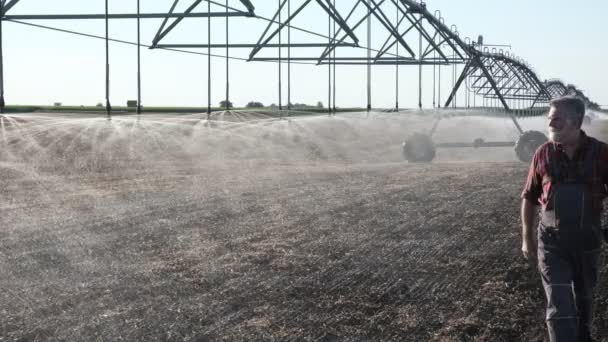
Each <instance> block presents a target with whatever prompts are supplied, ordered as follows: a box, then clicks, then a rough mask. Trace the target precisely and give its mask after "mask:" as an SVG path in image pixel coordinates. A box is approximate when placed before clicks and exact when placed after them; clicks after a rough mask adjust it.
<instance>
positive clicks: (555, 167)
mask: <svg viewBox="0 0 608 342" xmlns="http://www.w3.org/2000/svg"><path fill="white" fill-rule="evenodd" d="M548 147H549V151H548V153H549V167H548V169H549V174H550V175H551V179H552V182H553V183H557V182H558V181H559V180H560V179H561V167H560V165H559V163H558V162H557V159H558V158H557V148H556V147H555V143H553V142H550V143H549V146H548Z"/></svg>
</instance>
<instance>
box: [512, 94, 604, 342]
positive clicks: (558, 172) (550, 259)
mask: <svg viewBox="0 0 608 342" xmlns="http://www.w3.org/2000/svg"><path fill="white" fill-rule="evenodd" d="M584 115H585V104H584V102H583V101H582V100H580V99H579V98H576V97H571V96H566V97H561V98H558V99H555V100H553V101H551V106H550V110H549V114H548V117H547V119H548V125H549V142H547V143H545V144H543V145H542V146H540V147H539V148H538V150H536V153H535V154H534V158H533V160H532V165H531V166H530V171H529V173H528V179H527V182H526V185H525V188H524V190H523V193H522V199H523V201H522V207H521V218H522V224H523V230H522V238H523V242H522V247H521V250H522V253H523V255H524V257H526V258H533V257H535V256H537V254H538V267H539V271H540V274H541V278H542V283H543V287H544V290H545V294H546V297H547V309H546V317H545V318H546V322H547V330H548V333H549V340H550V341H551V342H576V341H580V342H583V341H584V342H587V341H593V340H592V338H591V332H590V330H591V322H592V317H591V314H592V305H591V304H592V301H593V289H594V287H595V285H596V284H597V281H598V274H599V270H598V268H599V263H600V252H601V242H602V238H603V237H602V230H601V228H600V213H601V211H602V209H603V208H602V200H603V199H604V198H605V197H606V184H607V183H608V147H607V145H606V144H604V143H602V142H600V141H598V140H596V139H594V138H592V137H589V136H587V135H586V134H585V132H584V131H582V130H581V125H582V123H583V118H584ZM537 206H540V222H539V225H538V247H537V246H536V243H535V241H534V236H533V227H532V225H533V222H534V213H535V209H536V207H537Z"/></svg>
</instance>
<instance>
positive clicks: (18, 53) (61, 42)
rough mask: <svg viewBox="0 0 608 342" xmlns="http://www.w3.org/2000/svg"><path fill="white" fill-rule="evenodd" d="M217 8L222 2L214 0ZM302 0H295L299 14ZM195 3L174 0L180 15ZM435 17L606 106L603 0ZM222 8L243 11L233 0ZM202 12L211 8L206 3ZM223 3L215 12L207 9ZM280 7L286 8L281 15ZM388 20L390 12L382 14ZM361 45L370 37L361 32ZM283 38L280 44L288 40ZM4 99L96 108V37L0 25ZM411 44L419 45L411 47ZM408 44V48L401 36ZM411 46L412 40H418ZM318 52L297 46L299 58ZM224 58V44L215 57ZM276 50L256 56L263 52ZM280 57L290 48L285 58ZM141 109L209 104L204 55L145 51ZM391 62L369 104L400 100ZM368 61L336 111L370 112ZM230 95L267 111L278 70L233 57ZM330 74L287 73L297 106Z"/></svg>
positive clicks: (409, 80) (404, 71)
mask: <svg viewBox="0 0 608 342" xmlns="http://www.w3.org/2000/svg"><path fill="white" fill-rule="evenodd" d="M220 1H222V2H223V1H224V0H220ZM302 1H303V0H292V8H293V9H295V8H297V7H298V5H299V4H300V3H301V2H302ZM354 1H355V0H337V1H336V2H337V7H338V8H339V9H340V10H341V12H342V13H343V15H344V16H345V15H346V14H347V13H348V10H349V9H350V8H351V7H352V5H353V4H354ZM172 2H173V1H172V0H141V6H142V12H166V11H167V10H168V9H169V7H170V6H171V3H172ZM192 2H193V0H181V1H180V5H179V6H178V10H183V9H184V8H186V7H187V6H189V5H190V4H191V3H192ZM252 3H253V4H254V5H255V6H256V13H257V14H258V15H260V16H263V17H271V16H272V14H273V11H274V10H276V8H277V3H278V1H277V0H252ZM426 3H427V7H428V8H429V10H430V11H431V12H434V11H435V10H440V11H441V14H442V16H443V17H444V18H445V22H446V24H447V25H448V26H449V25H452V24H455V25H456V26H457V27H458V31H459V32H460V34H461V36H463V37H464V36H469V37H471V38H475V37H477V35H479V34H483V35H484V37H485V41H486V43H493V44H510V45H511V46H512V52H514V53H515V54H516V55H518V56H521V57H523V58H524V59H526V60H527V61H528V62H529V63H530V64H531V65H532V66H533V68H534V70H535V71H536V72H537V73H538V76H539V77H540V78H541V79H548V78H561V79H563V80H564V81H565V82H567V83H572V84H575V85H576V86H577V87H579V88H580V89H582V90H583V91H584V92H585V93H586V94H587V95H588V96H589V97H590V98H591V99H592V100H594V101H595V102H597V103H599V104H602V105H608V94H607V93H606V92H605V91H604V78H605V77H606V76H608V65H607V64H606V63H605V62H604V60H605V56H607V55H608V46H607V45H606V38H605V37H606V36H607V34H608V29H607V28H606V26H605V24H604V21H603V20H605V13H608V2H606V1H602V0H581V1H577V2H574V1H565V0H534V1H530V0H510V1H498V0H459V1H453V0H429V1H426ZM229 4H230V5H231V6H234V7H239V8H242V6H241V5H240V2H239V1H238V0H230V1H229ZM135 6H136V0H110V11H111V12H112V13H124V12H134V11H135ZM199 6H200V8H199V10H198V11H200V12H203V11H206V7H207V4H206V2H203V3H202V4H201V5H199ZM217 10H219V8H217V7H216V8H214V11H217ZM103 11H104V0H87V1H83V0H56V1H48V0H21V1H20V2H19V3H18V4H17V5H16V6H15V7H14V8H13V9H12V10H11V12H10V13H9V14H47V13H103ZM286 13H287V12H285V15H286ZM387 14H389V15H393V16H394V15H395V12H394V11H393V12H390V11H389V12H388V13H387ZM326 18H327V17H326V16H324V15H323V12H321V9H320V8H319V7H318V6H317V5H316V4H315V2H314V1H313V2H312V5H311V6H309V8H307V9H306V10H304V11H302V13H301V14H300V15H299V17H298V18H297V20H295V21H294V25H295V26H298V27H302V28H306V29H309V30H312V31H314V32H318V33H321V34H326V33H327V19H326ZM161 21H162V20H160V19H159V20H157V19H148V20H144V21H143V22H142V43H144V44H149V43H150V42H151V41H152V38H153V37H154V35H155V33H156V30H157V29H158V26H159V25H160V23H161ZM35 23H36V24H41V25H48V26H54V27H59V28H65V29H71V30H76V31H80V32H86V33H90V34H96V35H103V34H104V32H105V31H104V30H105V26H104V21H103V20H98V21H50V20H49V21H36V22H35ZM135 24H136V23H135V20H113V21H111V22H110V35H111V37H112V38H116V39H123V40H129V41H135V40H136V30H135V28H136V26H135ZM223 25H224V19H214V24H213V27H212V33H213V38H212V40H213V43H223V42H224V40H225V35H224V27H223ZM264 28H265V22H263V21H260V20H258V19H252V18H235V19H231V21H230V40H231V41H232V42H234V43H239V42H240V43H253V42H255V41H257V38H258V37H259V36H260V35H261V34H262V32H263V31H264ZM357 35H358V36H359V37H360V39H361V42H362V44H363V45H365V44H366V41H365V31H364V30H363V31H358V32H357ZM206 36H207V21H206V19H200V18H197V19H195V18H188V19H185V20H184V21H183V22H182V23H181V24H180V25H179V26H178V27H177V28H176V29H175V30H174V31H173V32H172V33H171V34H169V35H168V36H167V37H166V38H165V40H164V41H163V42H164V43H206ZM284 38H286V37H285V36H284ZM3 39H4V51H3V52H4V64H5V65H4V67H5V94H6V100H7V103H9V104H51V103H53V102H62V103H64V104H72V105H81V104H82V105H94V104H96V103H98V102H103V99H104V97H105V84H104V80H105V50H104V47H105V44H104V41H103V40H97V39H91V38H84V37H79V36H74V35H69V34H65V33H59V32H53V31H47V30H42V29H39V28H34V27H29V26H24V25H21V24H17V23H11V22H5V23H4V26H3ZM293 39H294V40H298V41H306V42H313V41H317V42H324V41H323V39H321V38H316V37H314V36H310V35H306V34H302V33H297V32H293ZM384 39H386V33H385V32H384V31H383V28H382V27H381V26H380V25H379V24H378V23H376V24H374V30H373V37H372V45H373V46H374V47H376V48H378V47H380V46H381V45H382V43H383V42H384ZM413 41H414V42H415V41H416V39H414V40H413ZM408 42H411V40H410V41H408ZM414 46H417V45H414ZM249 51H250V50H249V49H241V50H232V51H231V54H234V55H235V56H240V57H246V56H247V55H248V53H249ZM314 52H317V51H310V50H308V51H307V50H302V49H300V50H294V51H293V54H294V55H303V54H311V53H314ZM214 53H217V54H223V53H224V50H223V49H218V50H216V51H214ZM110 54H111V55H110V64H111V78H112V81H111V101H112V103H113V104H114V105H124V104H125V103H126V101H127V100H128V99H135V98H136V96H137V95H136V94H137V91H136V90H137V88H136V47H134V46H129V45H123V44H118V43H111V44H110ZM269 54H276V49H274V51H271V50H268V51H263V52H262V53H261V54H260V56H267V55H269ZM284 54H286V50H285V51H284ZM340 54H351V55H353V54H357V55H361V56H363V55H364V54H365V52H364V50H361V49H350V48H349V49H347V50H341V51H340V52H339V53H338V56H340ZM142 68H143V69H142V71H143V87H142V92H143V99H142V103H143V105H148V106H153V105H166V106H202V105H206V103H207V74H208V70H207V57H206V56H202V55H194V54H183V53H175V52H169V51H161V50H148V49H142ZM450 70H451V68H449V69H448V68H447V67H445V68H444V69H443V73H444V78H443V87H442V93H443V94H442V100H445V97H446V95H447V93H448V92H449V89H450V86H451V76H448V74H449V71H450ZM224 72H225V61H224V59H222V58H213V59H212V70H211V75H212V79H213V80H212V103H213V104H217V103H218V102H219V101H220V100H221V99H223V98H224V94H225V76H224ZM286 73H287V70H286V67H285V68H284V69H283V76H284V79H283V86H284V88H283V103H285V102H286V101H287V88H286V84H287V79H286ZM423 73H424V81H423V105H424V106H425V107H431V106H432V96H433V95H432V87H431V84H432V67H425V68H424V71H423ZM395 74H396V71H395V67H394V66H377V67H374V68H373V78H372V82H373V91H372V104H373V106H374V107H385V108H388V107H392V106H393V105H394V103H395ZM365 75H366V72H365V66H338V70H337V90H336V93H337V101H336V102H337V105H338V106H341V107H348V106H358V107H364V106H365V105H366V77H365ZM399 76H400V93H399V101H400V104H401V106H402V107H415V106H417V103H418V93H417V92H418V90H417V89H418V68H417V67H416V66H409V67H408V66H403V67H401V68H400V73H399ZM230 88H231V95H230V99H231V100H232V101H233V102H234V103H235V105H236V106H242V105H244V104H245V103H247V102H248V101H252V100H255V101H261V102H263V103H264V104H267V105H268V104H271V103H278V66H277V65H276V64H274V63H263V62H244V61H234V60H233V61H231V62H230ZM327 96H328V95H327V67H326V66H314V65H294V66H293V67H292V102H300V103H302V102H303V103H310V104H315V103H316V102H317V101H322V102H323V103H327Z"/></svg>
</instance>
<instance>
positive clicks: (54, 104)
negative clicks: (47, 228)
mask: <svg viewBox="0 0 608 342" xmlns="http://www.w3.org/2000/svg"><path fill="white" fill-rule="evenodd" d="M53 107H61V102H55V103H53Z"/></svg>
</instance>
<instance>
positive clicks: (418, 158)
mask: <svg viewBox="0 0 608 342" xmlns="http://www.w3.org/2000/svg"><path fill="white" fill-rule="evenodd" d="M403 158H405V159H406V160H407V161H408V162H410V163H416V162H418V163H419V162H422V163H428V162H431V161H432V160H433V159H434V158H435V143H433V140H432V139H431V137H430V136H428V135H426V134H422V133H414V134H413V135H411V136H409V137H408V138H407V139H406V140H405V142H404V143H403Z"/></svg>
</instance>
